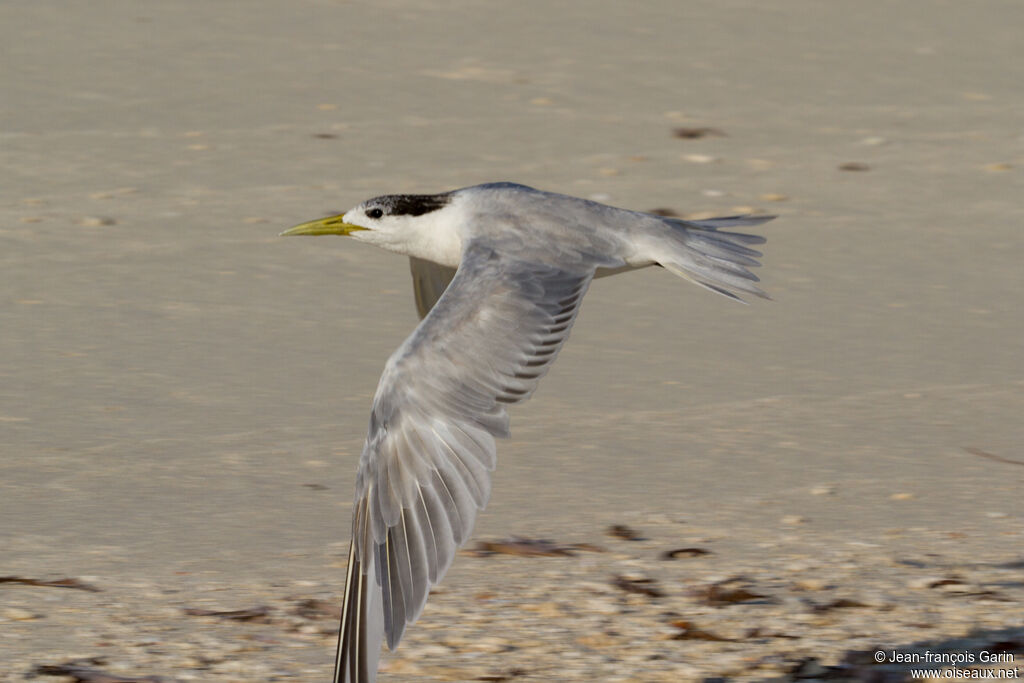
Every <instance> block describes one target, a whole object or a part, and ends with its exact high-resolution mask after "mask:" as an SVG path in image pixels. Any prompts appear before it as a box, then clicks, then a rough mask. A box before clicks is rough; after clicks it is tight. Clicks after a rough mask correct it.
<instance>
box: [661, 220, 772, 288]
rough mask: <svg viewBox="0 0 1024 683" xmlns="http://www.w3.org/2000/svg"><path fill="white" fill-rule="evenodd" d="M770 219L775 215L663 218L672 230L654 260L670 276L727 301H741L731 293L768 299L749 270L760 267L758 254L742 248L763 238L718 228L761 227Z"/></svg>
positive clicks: (746, 247) (760, 241) (759, 242)
mask: <svg viewBox="0 0 1024 683" xmlns="http://www.w3.org/2000/svg"><path fill="white" fill-rule="evenodd" d="M773 218H775V216H724V217H721V218H709V219H707V220H699V221H687V220H682V219H678V218H667V219H663V222H664V223H665V224H666V225H668V226H670V227H671V228H672V229H671V230H670V231H669V232H668V233H666V237H667V239H665V240H664V242H663V243H661V245H660V247H661V248H660V249H659V253H660V256H659V257H658V259H657V261H658V263H659V264H661V265H662V266H664V267H665V268H666V269H667V270H669V271H671V272H672V273H674V274H676V275H678V276H680V277H682V278H685V279H687V280H690V281H691V282H693V283H695V284H697V285H700V286H701V287H704V288H705V289H709V290H711V291H712V292H715V293H717V294H721V295H723V296H727V297H729V298H730V299H735V300H736V301H740V302H742V301H743V299H741V298H740V297H739V296H737V295H736V294H735V293H734V292H741V293H747V294H753V295H754V296H759V297H761V298H764V299H768V298H770V297H769V296H768V295H767V294H766V293H765V292H764V290H762V289H761V288H760V287H758V286H757V285H755V284H754V283H755V282H759V281H760V278H758V277H757V276H756V275H755V274H754V273H752V272H750V270H749V269H750V268H756V267H758V266H760V265H761V264H760V262H758V260H757V259H758V258H760V257H761V252H759V251H757V250H755V249H751V248H750V247H748V246H745V245H748V244H763V243H764V242H765V238H764V237H761V236H760V235H749V234H746V233H740V232H725V231H722V230H720V228H734V227H739V226H747V225H760V224H762V223H766V222H768V221H770V220H772V219H773Z"/></svg>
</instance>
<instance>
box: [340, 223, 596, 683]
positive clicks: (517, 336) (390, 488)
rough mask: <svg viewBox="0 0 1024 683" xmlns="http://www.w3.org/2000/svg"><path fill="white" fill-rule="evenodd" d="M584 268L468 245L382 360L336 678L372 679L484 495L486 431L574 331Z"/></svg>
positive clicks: (500, 426) (586, 277)
mask: <svg viewBox="0 0 1024 683" xmlns="http://www.w3.org/2000/svg"><path fill="white" fill-rule="evenodd" d="M592 277H593V270H590V271H588V272H566V271H564V270H561V269H559V268H555V267H552V266H547V265H542V264H538V263H527V262H524V261H519V260H514V259H511V258H509V257H506V256H502V255H500V254H498V253H497V252H495V251H494V250H492V249H491V248H489V247H488V246H487V245H486V244H485V243H483V242H481V241H474V242H472V243H470V245H469V246H468V247H467V248H466V250H465V253H464V254H463V258H462V264H461V265H460V266H459V269H458V272H457V273H456V275H455V278H454V280H452V283H451V285H450V286H449V287H448V289H447V290H446V291H445V293H444V295H443V296H442V297H441V299H440V300H439V301H438V302H437V305H436V306H434V308H433V309H432V310H431V312H430V313H429V315H427V317H426V318H425V319H424V320H423V321H422V322H421V323H420V325H419V326H418V327H417V328H416V330H415V331H414V332H413V333H412V335H411V336H410V337H409V338H408V339H407V340H406V341H405V342H404V343H403V344H402V345H401V346H400V347H399V348H398V350H397V351H395V353H394V354H393V355H392V356H391V358H390V359H389V360H388V362H387V365H386V367H385V369H384V373H383V375H382V376H381V379H380V384H379V386H378V387H377V394H376V396H375V397H374V401H373V412H372V414H371V417H370V430H369V434H368V435H367V438H366V445H365V446H364V448H363V453H362V456H361V457H360V462H359V474H358V478H357V481H356V503H355V512H354V517H353V522H352V525H353V544H352V551H351V553H350V558H349V571H348V580H347V582H346V586H345V600H344V607H343V614H342V624H341V635H340V641H339V646H338V648H339V649H338V659H337V664H336V666H337V669H336V674H335V675H336V680H337V681H350V682H352V683H364V682H366V681H372V680H373V679H374V672H375V671H376V668H377V660H378V657H379V655H380V652H379V650H380V643H381V639H382V637H384V636H386V638H387V643H388V647H389V648H392V649H393V648H394V647H395V645H397V644H398V641H399V639H401V637H402V633H403V632H404V630H405V627H406V626H407V625H408V624H409V623H411V622H412V621H413V620H415V619H416V617H418V616H419V614H420V612H421V611H422V609H423V606H424V604H425V603H426V599H427V593H428V592H429V590H430V587H431V586H432V585H434V584H436V583H437V582H438V581H440V579H441V577H442V576H444V573H445V572H446V571H447V569H448V567H449V565H450V564H451V562H452V558H453V557H454V555H455V551H456V549H457V548H458V547H459V546H461V545H462V544H463V543H464V542H465V541H466V540H467V538H468V537H469V534H470V532H471V531H472V529H473V524H474V522H475V520H476V516H477V512H478V511H479V510H481V509H483V507H484V505H485V504H486V503H487V499H488V497H489V496H490V487H491V480H490V472H491V470H493V469H494V467H495V443H494V437H501V436H507V434H508V414H507V412H506V406H507V405H508V404H510V403H518V402H520V401H523V400H526V399H527V398H528V397H529V396H530V395H531V394H532V393H533V391H534V389H535V388H536V386H537V383H538V381H539V380H540V378H541V377H542V376H543V375H544V374H545V372H547V370H548V368H549V366H550V365H551V363H552V362H553V361H554V359H555V356H556V355H557V354H558V351H559V350H560V349H561V347H562V344H563V343H564V342H565V340H566V338H567V337H568V336H569V330H570V328H571V327H572V324H573V321H574V320H575V318H576V314H577V312H578V310H579V306H580V302H581V300H582V299H583V295H584V293H585V292H586V290H587V287H588V285H589V284H590V280H591V278H592Z"/></svg>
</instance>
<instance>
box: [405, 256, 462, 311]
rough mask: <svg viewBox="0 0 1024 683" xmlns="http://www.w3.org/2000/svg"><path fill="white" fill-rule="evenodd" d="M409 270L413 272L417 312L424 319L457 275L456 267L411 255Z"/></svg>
mask: <svg viewBox="0 0 1024 683" xmlns="http://www.w3.org/2000/svg"><path fill="white" fill-rule="evenodd" d="M409 271H410V272H411V273H412V293H413V297H415V299H416V312H417V313H419V316H420V320H422V319H423V318H426V317H427V313H430V309H431V308H433V307H434V304H436V303H437V300H438V299H440V298H441V295H442V294H444V290H445V289H447V288H448V284H449V283H450V282H451V281H452V278H453V277H455V269H454V268H449V267H448V266H442V265H438V264H436V263H434V262H433V261H427V260H424V259H421V258H416V257H415V256H410V257H409Z"/></svg>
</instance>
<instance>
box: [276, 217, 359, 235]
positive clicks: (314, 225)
mask: <svg viewBox="0 0 1024 683" xmlns="http://www.w3.org/2000/svg"><path fill="white" fill-rule="evenodd" d="M356 230H366V228H361V227H359V226H358V225H352V224H351V223H346V222H345V221H343V220H342V216H341V214H339V215H337V216H328V217H327V218H318V219H316V220H315V221H309V222H308V223H303V224H302V225H296V226H295V227H294V228H289V229H288V230H285V231H284V232H282V233H281V235H280V237H290V236H292V235H347V234H349V233H350V232H355V231H356Z"/></svg>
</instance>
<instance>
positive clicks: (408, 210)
mask: <svg viewBox="0 0 1024 683" xmlns="http://www.w3.org/2000/svg"><path fill="white" fill-rule="evenodd" d="M452 194H453V193H451V192H447V193H444V194H388V195H383V196H381V197H374V198H373V199H367V200H366V201H365V202H363V203H362V204H360V205H358V206H356V207H355V208H353V209H351V210H350V211H347V212H345V213H343V214H338V215H335V216H328V217H326V218H319V219H317V220H313V221H309V222H308V223H303V224H301V225H296V226H295V227H294V228H291V229H290V230H285V231H284V232H282V233H281V234H282V235H289V236H290V235H349V236H351V237H353V238H355V239H357V240H359V241H360V242H369V243H370V244H374V245H376V246H378V247H383V248H384V249H389V250H391V251H397V252H399V253H402V254H410V255H413V256H419V255H421V254H420V250H421V243H422V242H423V241H424V240H423V239H422V238H423V237H424V236H427V235H429V236H430V239H431V240H433V241H435V242H436V241H437V240H438V238H441V237H442V234H443V233H444V232H447V230H444V228H445V227H447V224H450V223H451V220H445V218H443V217H442V215H441V214H444V213H446V212H443V211H441V210H442V209H444V208H445V207H447V206H448V205H449V204H450V203H451V201H452ZM439 228H440V229H439ZM438 233H442V234H438ZM432 260H438V259H436V258H435V259H432Z"/></svg>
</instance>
